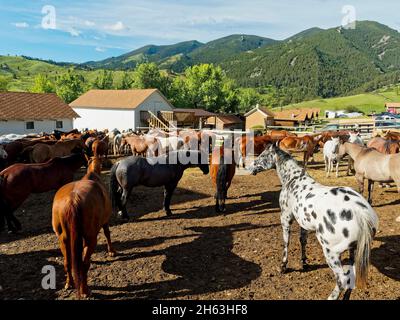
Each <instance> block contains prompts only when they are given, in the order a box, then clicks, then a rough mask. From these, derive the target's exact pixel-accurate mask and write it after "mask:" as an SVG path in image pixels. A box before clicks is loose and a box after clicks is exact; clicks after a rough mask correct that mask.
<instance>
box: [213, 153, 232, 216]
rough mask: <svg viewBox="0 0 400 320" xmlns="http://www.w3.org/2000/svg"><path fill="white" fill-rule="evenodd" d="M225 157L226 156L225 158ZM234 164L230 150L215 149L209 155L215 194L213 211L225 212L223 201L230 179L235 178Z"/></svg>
mask: <svg viewBox="0 0 400 320" xmlns="http://www.w3.org/2000/svg"><path fill="white" fill-rule="evenodd" d="M225 155H228V157H226V156H225ZM235 171H236V164H235V157H234V154H233V150H232V149H228V148H226V149H225V148H224V146H221V147H215V148H214V149H213V151H212V153H211V155H210V176H211V179H212V182H213V184H214V187H215V188H216V190H217V191H216V193H215V211H216V212H225V200H226V198H227V193H228V189H229V187H230V186H231V183H232V179H233V177H234V176H235Z"/></svg>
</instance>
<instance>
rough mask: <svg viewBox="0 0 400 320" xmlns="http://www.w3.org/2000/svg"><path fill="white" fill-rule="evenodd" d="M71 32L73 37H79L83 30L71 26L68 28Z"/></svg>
mask: <svg viewBox="0 0 400 320" xmlns="http://www.w3.org/2000/svg"><path fill="white" fill-rule="evenodd" d="M67 31H68V32H69V34H70V35H71V36H73V37H79V36H80V35H81V34H82V31H79V30H77V29H75V28H74V27H70V28H68V29H67Z"/></svg>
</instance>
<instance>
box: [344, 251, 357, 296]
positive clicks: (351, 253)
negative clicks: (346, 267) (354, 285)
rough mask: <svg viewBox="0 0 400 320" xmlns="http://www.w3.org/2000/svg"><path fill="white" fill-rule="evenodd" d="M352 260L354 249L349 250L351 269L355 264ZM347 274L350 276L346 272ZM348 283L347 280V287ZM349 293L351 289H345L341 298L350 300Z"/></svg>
mask: <svg viewBox="0 0 400 320" xmlns="http://www.w3.org/2000/svg"><path fill="white" fill-rule="evenodd" d="M354 258H355V248H350V249H349V263H350V265H351V267H353V265H354V262H355V259H354ZM348 273H349V274H350V271H348ZM350 281H351V279H350V278H349V279H348V280H347V284H348V285H349V284H350ZM351 291H352V289H351V288H347V289H346V292H345V293H344V296H343V300H349V299H350V295H351Z"/></svg>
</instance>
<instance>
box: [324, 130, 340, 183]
mask: <svg viewBox="0 0 400 320" xmlns="http://www.w3.org/2000/svg"><path fill="white" fill-rule="evenodd" d="M339 144H340V141H339V138H332V140H328V141H327V142H325V144H324V162H325V171H326V177H329V175H330V173H331V172H332V170H333V166H334V165H336V178H337V177H338V175H339V161H338V151H339Z"/></svg>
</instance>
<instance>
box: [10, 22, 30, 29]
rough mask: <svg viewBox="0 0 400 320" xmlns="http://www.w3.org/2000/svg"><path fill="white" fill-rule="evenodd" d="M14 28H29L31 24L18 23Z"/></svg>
mask: <svg viewBox="0 0 400 320" xmlns="http://www.w3.org/2000/svg"><path fill="white" fill-rule="evenodd" d="M13 25H14V26H16V27H17V28H29V24H28V23H26V22H16V23H13Z"/></svg>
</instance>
